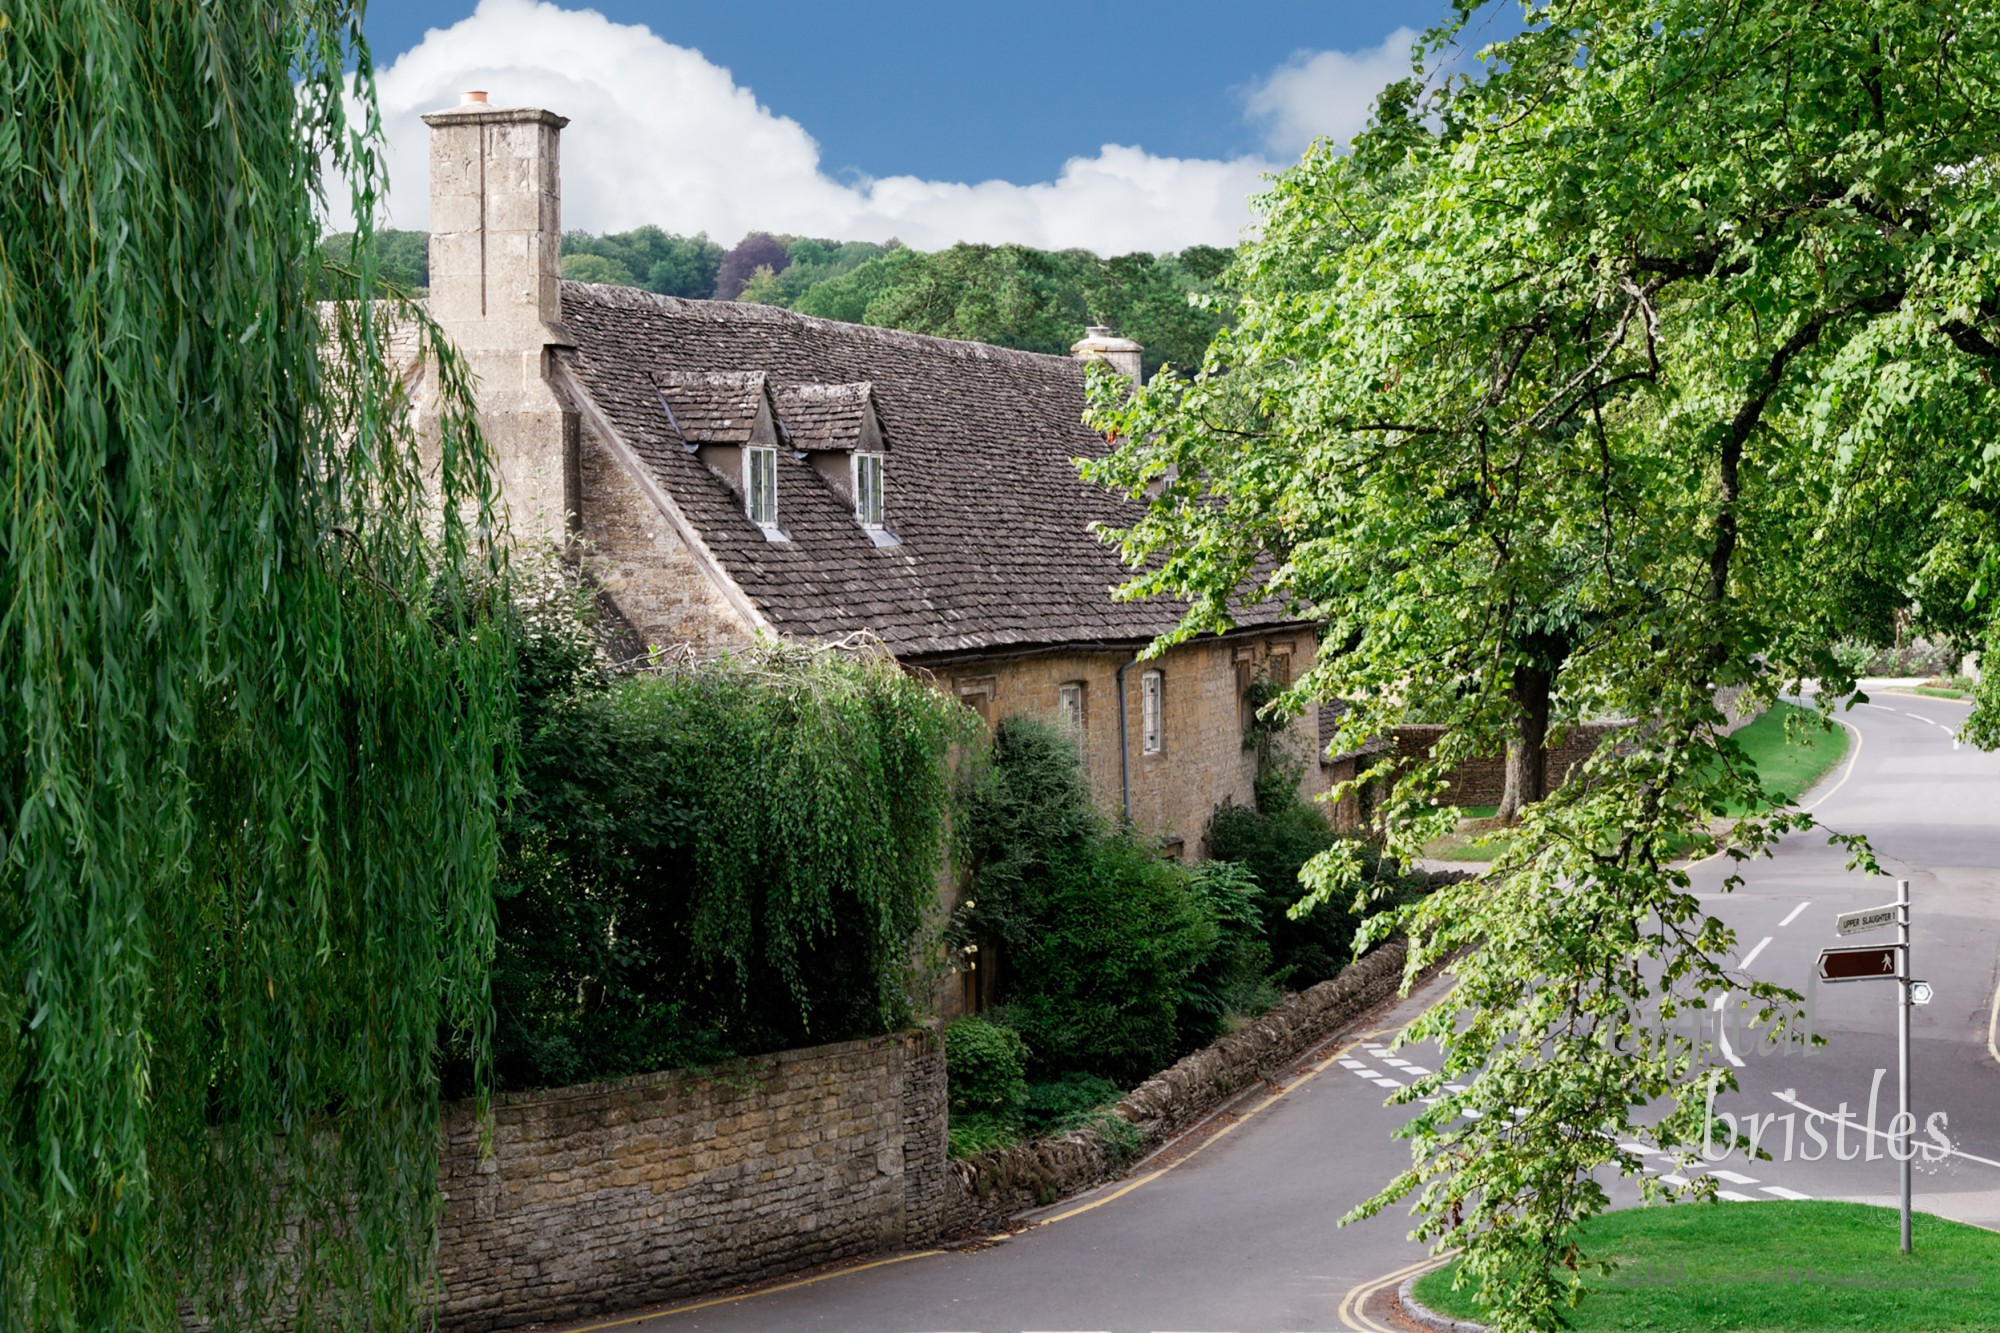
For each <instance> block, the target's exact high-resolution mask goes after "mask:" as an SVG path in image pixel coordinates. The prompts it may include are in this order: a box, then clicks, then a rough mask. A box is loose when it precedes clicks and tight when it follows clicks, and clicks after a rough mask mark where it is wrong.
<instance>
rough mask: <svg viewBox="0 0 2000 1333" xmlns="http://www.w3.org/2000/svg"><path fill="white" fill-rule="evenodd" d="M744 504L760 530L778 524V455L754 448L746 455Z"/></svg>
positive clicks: (744, 462) (744, 461) (769, 450)
mask: <svg viewBox="0 0 2000 1333" xmlns="http://www.w3.org/2000/svg"><path fill="white" fill-rule="evenodd" d="M743 473H744V476H743V501H744V509H745V511H746V512H747V513H748V514H749V515H750V521H751V522H752V523H755V524H756V525H757V526H758V527H760V528H771V527H776V526H777V524H778V451H777V450H776V449H759V448H755V447H754V446H753V447H752V448H749V449H745V450H744V451H743Z"/></svg>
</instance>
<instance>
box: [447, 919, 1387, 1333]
mask: <svg viewBox="0 0 2000 1333" xmlns="http://www.w3.org/2000/svg"><path fill="white" fill-rule="evenodd" d="M1403 957H1404V953H1403V946H1402V945H1401V944H1400V943H1396V942H1392V943H1390V944H1386V945H1384V946H1383V947H1381V948H1380V949H1378V950H1376V951H1375V952H1374V953H1372V954H1370V955H1369V956H1368V957H1367V958H1365V959H1363V960H1362V961H1361V962H1359V963H1356V964H1355V965H1353V966H1352V967H1349V968H1347V969H1346V970H1345V971H1343V972H1342V973H1341V974H1340V975H1339V976H1337V977H1335V978H1334V979H1332V980H1331V981H1326V982H1322V983H1321V984H1319V985H1317V986H1314V987H1312V988H1311V989H1310V990H1307V991H1303V992H1301V993H1299V994H1297V995H1292V996H1289V997H1287V998H1286V999H1285V1000H1284V1001H1283V1002H1282V1003H1280V1004H1279V1005H1278V1006H1277V1007H1276V1008H1274V1009H1272V1010H1271V1011H1270V1012H1269V1013H1267V1014H1264V1015H1263V1016H1261V1017H1260V1018H1258V1019H1256V1020H1255V1021H1254V1022H1252V1023H1250V1024H1248V1025H1246V1026H1245V1027H1243V1028H1242V1029H1240V1030H1239V1031H1236V1032H1233V1033H1231V1034H1229V1035H1228V1036H1226V1037H1224V1038H1222V1039H1221V1040H1220V1041H1218V1042H1216V1043H1214V1044H1213V1045H1211V1046H1208V1047H1206V1048H1205V1049H1203V1050H1200V1051H1197V1052H1195V1053H1194V1054H1193V1055H1190V1056H1188V1057H1187V1058H1186V1059H1184V1060H1182V1061H1180V1062H1179V1063H1178V1064H1176V1065H1174V1066H1173V1067H1172V1068H1171V1069H1168V1070H1165V1071H1163V1072H1162V1073H1160V1074H1157V1075H1155V1076H1154V1077H1153V1078H1151V1079H1148V1080H1147V1081H1146V1082H1145V1083H1143V1084H1141V1085H1140V1086H1139V1087H1137V1088H1135V1089H1134V1090H1133V1091H1132V1092H1130V1093H1128V1094H1127V1095H1126V1096H1125V1098H1124V1099H1123V1100H1122V1101H1120V1102H1119V1103H1118V1106H1117V1108H1116V1114H1117V1115H1118V1116H1120V1117H1121V1118H1123V1119H1124V1120H1126V1121H1128V1122H1129V1123H1130V1124H1131V1125H1132V1126H1133V1127H1134V1128H1135V1129H1136V1130H1137V1138H1138V1140H1139V1146H1140V1149H1141V1150H1144V1149H1149V1148H1152V1147H1155V1146H1157V1145H1158V1144H1160V1143H1161V1142H1163V1141H1165V1140H1166V1139H1169V1138H1171V1137H1172V1136H1173V1135H1175V1134H1176V1133H1179V1132H1180V1131H1181V1130H1183V1129H1185V1128H1187V1127H1188V1126H1189V1125H1191V1124H1193V1123H1195V1122H1196V1121H1197V1120H1199V1119H1200V1118H1201V1117H1203V1116H1204V1115H1206V1114H1208V1113H1209V1112H1210V1111H1212V1110H1214V1109H1215V1108H1216V1107H1217V1106H1220V1105H1221V1104H1222V1103H1224V1102H1225V1101H1227V1100H1228V1099H1229V1098H1230V1097H1232V1096H1234V1095H1236V1094H1237V1093H1239V1092H1241V1091H1242V1090H1244V1089H1245V1088H1247V1087H1249V1086H1251V1085H1252V1084H1253V1083H1254V1082H1255V1081H1256V1080H1257V1079H1259V1078H1261V1077H1263V1076H1265V1075H1266V1074H1267V1073H1269V1072H1270V1071H1272V1070H1275V1069H1277V1068H1279V1067H1281V1066H1283V1065H1284V1064H1286V1063H1287V1062H1288V1061H1290V1060H1292V1059H1293V1058H1295V1057H1297V1056H1298V1055H1299V1054H1301V1053H1302V1052H1304V1051H1306V1050H1308V1049H1310V1048H1311V1047H1312V1046H1313V1045H1314V1044H1315V1043H1317V1042H1319V1041H1322V1040H1324V1039H1325V1038H1326V1037H1328V1036H1330V1035H1332V1034H1333V1033H1334V1032H1335V1031H1337V1030H1338V1029H1339V1028H1340V1027H1341V1026H1342V1025H1343V1024H1345V1023H1348V1022H1350V1021H1351V1020H1353V1019H1354V1018H1355V1017H1357V1016H1358V1015H1360V1014H1361V1013H1362V1012H1363V1011H1364V1010H1366V1009H1368V1008H1370V1007H1371V1006H1373V1005H1375V1004H1377V1003H1379V1002H1380V1001H1382V1000H1384V999H1386V998H1388V997H1389V996H1390V995H1391V994H1393V993H1394V992H1395V989H1396V987H1397V984H1398V983H1399V982H1400V981H1401V979H1402V975H1403ZM946 1106H947V1100H946V1088H945V1066H944V1053H943V1050H942V1049H941V1045H940V1043H939V1042H938V1041H937V1039H936V1037H935V1036H934V1035H933V1034H931V1033H929V1032H907V1033H899V1034H897V1035H894V1036H888V1037H878V1038H874V1039H871V1040H868V1041H855V1042H843V1043H840V1044H838V1045H832V1046H818V1047H813V1048H810V1049H806V1050H797V1051H782V1052H779V1053H777V1054H775V1055H766V1056H759V1057H754V1058H751V1059H746V1060H741V1061H737V1062H733V1063H731V1064H728V1065H721V1066H716V1067H713V1068H709V1069H702V1070H686V1071H673V1072H668V1073H661V1074H649V1075H645V1076H642V1077H639V1078H633V1079H627V1080H622V1081H620V1082H615V1083H591V1084H584V1085H581V1086H578V1087H573V1088H560V1089H555V1090H553V1091H547V1092H536V1093H526V1094H518V1095H510V1096H502V1097H500V1098H498V1099H496V1103H495V1106H494V1108H493V1141H492V1151H491V1152H490V1153H483V1152H482V1151H481V1149H480V1144H479V1124H478V1120H477V1117H476V1115H475V1113H474V1109H473V1108H472V1106H470V1105H468V1104H459V1105H456V1106H453V1107H450V1108H448V1110H447V1112H446V1117H445V1146H444V1156H443V1163H442V1170H441V1180H442V1185H443V1188H444V1194H445V1216H444V1220H443V1222H442V1224H441V1226H440V1245H439V1276H440V1278H441V1279H442V1282H443V1298H442V1301H441V1304H440V1309H439V1319H438V1324H439V1327H440V1328H441V1329H443V1330H448V1331H452V1333H456V1331H458V1330H464V1331H465V1333H477V1331H482V1330H488V1329H502V1328H513V1327H518V1326H520V1325H523V1324H527V1323H531V1322H536V1321H554V1320H561V1319H577V1318H584V1317H588V1316H590V1315H593V1314H597V1313H601V1312H605V1311H614V1310H633V1309H640V1308H643V1307H645V1306H648V1305H653V1304H660V1303H664V1302H667V1301H671V1300H674V1299H677V1298H680V1297H684V1296H688V1295H692V1294H695V1293H698V1292H704V1291H713V1290H716V1289H718V1288H721V1287H727V1286H731V1285H733V1284H735V1283H739V1282H746V1281H750V1280H753V1279H758V1278H766V1277H771V1276H775V1275H778V1274H782V1273H786V1272H791V1271H795V1270H798V1269H802V1268H809V1267H813V1266H816V1265H819V1264H824V1263H831V1262H834V1261H837V1260H841V1259H848V1258H852V1257H855V1256H857V1255H863V1254H869V1253H873V1252H876V1251H881V1250H897V1249H908V1248H914V1247H919V1246H925V1245H932V1244H936V1243H938V1242H939V1241H941V1240H945V1239H949V1238H950V1237H953V1236H956V1235H959V1234H962V1233H965V1232H968V1231H972V1230H975V1229H978V1228H990V1227H992V1226H995V1225H997V1224H999V1223H1000V1222H1002V1221H1004V1220H1005V1219H1007V1218H1008V1217H1011V1216H1013V1215H1015V1214H1016V1213H1020V1212H1023V1211H1026V1210H1028V1209H1032V1208H1035V1207H1038V1206H1041V1205H1043V1204H1046V1203H1050V1202H1053V1201H1054V1200H1055V1199H1058V1198H1060V1197H1062V1196H1063V1195H1066V1194H1070V1193H1074V1192H1075V1191H1077V1190H1080V1189H1084V1188H1087V1187H1089V1186H1090V1185H1093V1184H1096V1183H1097V1182H1099V1181H1101V1180H1104V1179H1107V1178H1109V1177H1110V1176H1112V1175H1114V1174H1116V1173H1117V1172H1118V1170H1119V1169H1120V1168H1121V1167H1122V1165H1123V1161H1124V1156H1123V1154H1121V1153H1119V1152H1118V1151H1117V1150H1116V1148H1115V1147H1114V1146H1112V1145H1109V1144H1107V1143H1106V1142H1105V1141H1104V1140H1103V1139H1101V1138H1100V1137H1099V1136H1098V1135H1097V1134H1096V1133H1094V1132H1093V1133H1082V1134H1072V1135H1065V1136H1061V1137H1056V1138H1050V1139H1042V1140H1037V1141H1036V1142H1033V1143H1027V1144H1022V1145H1019V1146H1018V1147H1015V1148H1011V1149H1005V1150H1002V1151H1000V1152H995V1153H986V1154H982V1155H981V1156H979V1157H975V1158H972V1159H969V1160H966V1161H950V1160H948V1159H947V1155H946V1143H947V1140H946V1133H945V1124H946Z"/></svg>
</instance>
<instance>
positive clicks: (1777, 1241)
mask: <svg viewBox="0 0 2000 1333" xmlns="http://www.w3.org/2000/svg"><path fill="white" fill-rule="evenodd" d="M1578 1239H1579V1241H1580V1243H1581V1244H1582V1247H1583V1249H1584V1251H1585V1253H1586V1254H1588V1255H1589V1256H1590V1257H1592V1258H1594V1259H1608V1260H1611V1261H1613V1262H1615V1263H1616V1264H1617V1265H1618V1268H1617V1269H1616V1270H1615V1271H1613V1273H1612V1274H1611V1276H1609V1277H1600V1278H1592V1279H1590V1280H1589V1284H1588V1285H1589V1286H1590V1289H1591V1290H1590V1294H1589V1295H1588V1296H1586V1297H1585V1298H1584V1300H1583V1303H1582V1304H1581V1305H1580V1306H1579V1307H1577V1309H1576V1310H1575V1311H1573V1312H1572V1314H1571V1319H1572V1325H1571V1326H1572V1327H1573V1328H1575V1329H1576V1330H1578V1333H1600V1331H1604V1330H1627V1331H1628V1333H1641V1331H1642V1330H1650V1331H1651V1333H1667V1330H1672V1331H1673V1333H1722V1331H1723V1330H1731V1331H1732V1333H1820V1331H1821V1330H1827V1329H1865V1330H1874V1329H1881V1330H1894V1333H1971V1331H1972V1330H1981V1331H1982V1333H1984V1331H1985V1330H1991V1329H1992V1328H1994V1327H1995V1322H1996V1312H2000V1234H1996V1233H1994V1232H1991V1231H1986V1230H1983V1229H1981V1228H1979V1227H1972V1226H1965V1225H1963V1224H1962V1223H1958V1222H1947V1221H1945V1220H1944V1219H1943V1218H1938V1217H1929V1216H1925V1215H1923V1214H1918V1215H1917V1216H1916V1217H1915V1218H1914V1219H1913V1222H1912V1238H1911V1249H1912V1253H1911V1254H1909V1255H1908V1256H1905V1255H1903V1254H1900V1253H1898V1251H1897V1222H1896V1210H1895V1209H1893V1208H1876V1207H1873V1206H1870V1205H1868V1204H1858V1203H1832V1202H1826V1201H1822V1200H1807V1201H1801V1202H1777V1201H1774V1202H1770V1203H1715V1204H1673V1205H1666V1206H1660V1207H1652V1208H1633V1209H1629V1210H1625V1211H1621V1212H1615V1213H1604V1214H1602V1215H1600V1216H1598V1217H1595V1218H1592V1219H1591V1220H1590V1221H1589V1222H1586V1223H1584V1224H1583V1226H1582V1227H1580V1228H1579V1229H1578ZM1456 1268H1457V1265H1456V1264H1455V1263H1453V1264H1447V1265H1446V1266H1445V1267H1443V1268H1441V1269H1439V1270H1438V1271H1437V1272H1435V1273H1431V1274H1428V1275H1427V1276H1425V1277H1423V1278H1420V1279H1419V1280H1418V1281H1417V1284H1416V1296H1417V1299H1418V1300H1419V1301H1421V1302H1423V1303H1424V1304H1425V1305H1427V1306H1429V1307H1430V1308H1431V1309H1433V1310H1437V1311H1439V1312H1441V1313H1443V1314H1448V1315H1452V1316H1454V1317H1455V1318H1459V1319H1477V1318H1479V1317H1480V1313H1481V1312H1480V1311H1479V1309H1478V1307H1477V1304H1476V1302H1474V1300H1473V1298H1472V1291H1471V1289H1470V1288H1467V1289H1465V1290H1461V1291H1453V1290H1452V1289H1451V1282H1452V1274H1453V1272H1454V1271H1455V1270H1456Z"/></svg>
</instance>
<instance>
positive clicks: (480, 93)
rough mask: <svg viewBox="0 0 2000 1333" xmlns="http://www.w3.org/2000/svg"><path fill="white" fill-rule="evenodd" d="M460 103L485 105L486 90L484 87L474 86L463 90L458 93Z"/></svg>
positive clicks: (463, 104)
mask: <svg viewBox="0 0 2000 1333" xmlns="http://www.w3.org/2000/svg"><path fill="white" fill-rule="evenodd" d="M458 104H459V105H460V106H485V105H486V90H485V89H484V88H474V89H471V90H468V91H466V92H462V93H460V94H459V95H458Z"/></svg>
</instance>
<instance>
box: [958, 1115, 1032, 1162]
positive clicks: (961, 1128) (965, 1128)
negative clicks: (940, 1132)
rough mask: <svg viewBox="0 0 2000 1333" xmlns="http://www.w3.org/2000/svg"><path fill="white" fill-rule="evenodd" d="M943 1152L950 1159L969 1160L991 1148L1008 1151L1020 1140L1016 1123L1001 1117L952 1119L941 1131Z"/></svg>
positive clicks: (1019, 1132) (1018, 1126)
mask: <svg viewBox="0 0 2000 1333" xmlns="http://www.w3.org/2000/svg"><path fill="white" fill-rule="evenodd" d="M945 1139H946V1148H945V1152H946V1154H947V1155H948V1156H951V1157H970V1156H972V1155H973V1154H974V1153H982V1152H991V1151H992V1150H993V1149H995V1148H1011V1147H1013V1146H1014V1145H1015V1144H1017V1143H1019V1142H1020V1141H1021V1127H1020V1124H1019V1123H1018V1122H1016V1121H1013V1120H1008V1119H1005V1118H1004V1117H1001V1116H991V1115H967V1116H953V1117H952V1118H951V1123H950V1125H949V1126H948V1127H947V1128H946V1130H945Z"/></svg>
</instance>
